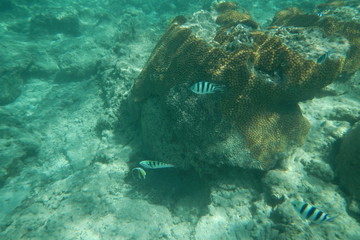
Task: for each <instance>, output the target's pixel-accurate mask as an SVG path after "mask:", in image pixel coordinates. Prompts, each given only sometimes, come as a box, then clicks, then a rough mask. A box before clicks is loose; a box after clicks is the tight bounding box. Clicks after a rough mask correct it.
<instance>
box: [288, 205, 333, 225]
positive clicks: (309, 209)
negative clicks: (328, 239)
mask: <svg viewBox="0 0 360 240" xmlns="http://www.w3.org/2000/svg"><path fill="white" fill-rule="evenodd" d="M291 204H292V205H293V206H294V208H295V210H296V211H297V212H298V213H299V214H300V215H301V217H302V218H303V219H307V220H309V221H311V222H313V223H320V222H328V221H330V222H332V220H333V219H334V218H335V217H329V215H328V214H327V213H324V212H322V211H320V210H319V209H317V208H316V207H314V206H311V205H310V204H308V203H304V202H300V201H297V200H294V201H292V202H291Z"/></svg>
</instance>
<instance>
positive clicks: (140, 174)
mask: <svg viewBox="0 0 360 240" xmlns="http://www.w3.org/2000/svg"><path fill="white" fill-rule="evenodd" d="M131 174H132V177H133V178H134V179H135V180H137V181H138V180H145V178H146V172H145V170H144V169H142V168H140V167H137V168H133V169H132V170H131Z"/></svg>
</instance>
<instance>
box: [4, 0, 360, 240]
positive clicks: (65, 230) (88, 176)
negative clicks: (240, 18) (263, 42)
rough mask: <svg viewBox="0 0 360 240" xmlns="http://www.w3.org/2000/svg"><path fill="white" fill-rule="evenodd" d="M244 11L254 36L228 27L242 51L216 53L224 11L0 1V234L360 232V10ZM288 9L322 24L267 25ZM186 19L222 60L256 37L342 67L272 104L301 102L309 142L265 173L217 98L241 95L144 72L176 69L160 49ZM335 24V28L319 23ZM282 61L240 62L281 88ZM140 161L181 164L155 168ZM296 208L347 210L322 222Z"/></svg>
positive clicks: (198, 6)
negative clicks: (267, 67) (269, 64)
mask: <svg viewBox="0 0 360 240" xmlns="http://www.w3.org/2000/svg"><path fill="white" fill-rule="evenodd" d="M235 2H236V3H237V4H238V8H237V9H236V11H239V12H242V13H249V15H250V16H251V18H252V20H253V21H254V22H256V23H257V24H258V28H257V29H250V28H249V26H245V25H246V24H245V25H243V23H236V24H235V25H234V26H231V27H228V28H229V29H226V31H227V36H231V37H233V36H234V39H236V38H235V37H237V40H238V43H237V44H238V45H235V43H234V42H236V41H229V43H228V44H227V45H226V44H224V45H222V46H221V47H219V44H220V43H216V41H215V42H214V37H215V33H216V32H217V31H218V29H219V25H218V24H217V23H216V22H215V19H216V17H217V16H218V15H219V13H217V12H216V11H215V6H216V5H217V4H219V3H218V2H213V1H205V0H198V1H164V0H158V1H139V0H131V1H113V0H102V1H95V0H88V1H82V0H79V1H67V0H64V1H24V0H12V1H11V0H2V1H1V2H0V61H1V64H0V206H1V208H0V239H9V240H10V239H11V240H12V239H87V240H88V239H91V240H92V239H177V240H178V239H191V240H193V239H194V240H200V239H207V240H209V239H214V240H215V239H216V240H217V239H242V240H243V239H245V240H250V239H259V240H263V239H264V240H268V239H331V240H332V239H351V240H352V239H354V240H355V239H360V190H359V187H358V186H359V184H360V179H359V176H358V171H360V164H359V163H360V159H359V154H358V153H359V152H358V147H360V146H359V142H360V141H359V140H360V139H359V136H360V134H359V132H360V124H359V121H360V73H359V70H358V67H359V62H360V59H359V38H360V33H359V32H360V19H359V9H360V4H359V3H358V2H357V1H347V2H346V3H345V4H344V3H343V2H342V1H332V3H328V4H327V5H320V6H319V4H324V3H325V1H317V0H315V1H283V0H281V1H276V0H274V1H264V0H253V1H235ZM288 7H297V8H299V9H301V10H302V11H303V13H301V14H304V15H305V16H306V17H305V18H302V19H301V20H300V23H299V22H297V24H298V25H302V23H303V21H305V19H307V18H310V17H311V16H312V17H313V18H314V16H315V18H316V21H317V22H316V23H315V25H312V26H292V25H291V24H289V25H286V24H284V25H283V26H273V24H272V22H273V18H274V15H275V14H276V13H277V12H278V11H280V10H282V9H285V8H288ZM179 15H182V16H185V17H186V18H187V22H186V23H185V24H184V25H183V26H182V28H184V29H185V28H186V29H191V31H192V32H193V34H195V35H196V36H197V39H202V40H204V41H203V44H206V46H207V47H208V48H209V49H210V48H218V49H222V50H223V51H224V52H225V53H226V54H228V55H226V56H230V55H231V54H233V53H236V51H238V50H239V49H244V48H245V49H251V51H253V50H254V49H258V47H259V46H258V45H256V44H257V43H256V40H254V39H252V38H251V37H249V36H253V35H251V34H252V33H254V32H261V33H265V34H266V35H267V36H271V37H274V38H276V39H279V41H280V42H281V43H282V44H284V46H285V48H286V49H290V50H291V51H294V52H296V54H299V56H300V57H301V59H302V62H304V63H305V62H306V64H309V65H311V64H313V65H311V66H313V67H312V69H318V68H319V69H321V68H322V66H326V64H329V63H331V62H332V61H342V65H341V68H342V69H343V70H342V71H341V72H340V73H336V74H335V73H334V75H331V76H330V74H329V76H327V75H326V74H327V73H330V72H332V69H333V68H325V67H324V68H325V69H326V71H325V73H324V75H326V76H325V77H324V76H323V75H321V77H323V78H324V79H332V78H333V79H334V81H331V82H327V83H326V84H323V85H324V86H321V87H319V88H318V89H316V91H315V90H314V92H311V93H309V94H307V93H306V94H305V96H304V97H303V98H301V99H300V98H299V99H300V100H296V101H295V102H292V101H293V100H290V99H289V102H288V103H287V101H279V102H278V104H279V109H281V106H282V104H284V105H286V107H289V108H290V105H291V107H292V106H294V105H296V106H297V105H299V108H296V112H297V113H299V114H300V115H301V114H302V115H303V116H304V119H306V120H304V122H305V121H306V123H308V129H307V130H306V131H305V132H306V133H305V134H304V135H301V137H302V138H303V139H302V141H301V144H297V145H296V146H292V145H291V144H289V146H290V145H291V147H286V148H285V149H282V150H281V151H280V150H279V152H278V153H277V154H276V155H274V156H271V157H269V158H271V159H273V160H274V161H273V162H274V166H272V167H271V168H269V169H263V168H262V167H261V166H259V164H258V161H257V160H256V157H254V156H253V155H252V154H254V152H252V151H253V149H252V147H253V145H251V144H249V143H248V142H246V138H243V135H244V132H241V131H240V133H239V131H238V130H236V126H237V125H236V122H235V123H234V122H231V121H230V122H231V123H229V120H228V119H227V118H225V117H224V116H223V114H221V113H220V112H221V110H222V109H223V105H221V103H222V99H223V98H226V97H227V96H233V95H231V94H232V90H233V89H232V88H230V89H229V86H228V85H224V86H223V88H224V89H225V90H224V89H222V91H219V92H216V93H214V94H203V95H201V94H196V93H194V92H191V91H190V90H189V89H190V86H191V85H192V84H193V83H194V82H197V81H211V80H209V79H197V78H196V77H197V75H196V74H194V75H191V76H189V79H190V80H189V81H188V82H184V83H180V84H177V85H176V86H173V87H171V88H169V89H168V91H165V92H166V93H163V92H162V90H158V89H162V88H161V87H159V88H158V86H157V85H156V84H159V81H160V80H159V79H158V78H157V76H158V75H156V74H154V75H151V74H150V75H149V76H148V75H145V76H143V75H141V71H142V70H143V69H145V67H149V66H150V69H151V67H153V69H156V71H155V72H156V73H159V74H160V75H161V74H163V73H165V72H166V71H170V70H168V69H166V68H159V67H158V66H163V65H161V64H163V62H161V63H158V64H159V65H156V64H157V63H156V61H155V63H153V62H152V59H154V58H150V56H151V54H152V52H153V49H154V48H155V47H156V45H157V43H158V41H159V39H161V36H162V35H163V34H164V32H166V29H167V27H168V26H169V24H170V23H171V22H172V21H173V19H174V18H175V17H176V16H179ZM327 18H328V19H330V20H329V22H331V21H332V20H333V19H335V21H336V22H337V23H338V25H336V26H337V27H336V30H319V29H320V27H319V26H323V25H321V24H320V23H324V22H326V21H328V20H327ZM318 23H319V24H318ZM331 23H332V22H331ZM316 24H318V25H316ZM285 25H286V26H285ZM327 26H329V25H326V27H324V29H328V28H327ZM339 26H340V27H339ZM341 26H346V27H341ZM244 29H245V30H244ZM249 29H250V30H249ZM338 29H340V30H338ZM348 29H350V30H349V31H348ZM236 34H238V35H236ZM195 35H194V36H195ZM235 35H236V36H235ZM239 36H247V38H246V39H247V40H248V42H247V43H244V40H243V39H242V38H240V37H239ZM166 46H167V45H166ZM174 46H175V45H174ZM179 49H180V50H179ZM179 49H177V50H178V54H179V55H178V56H180V57H179V59H181V56H182V55H181V53H182V52H181V48H179ZM167 50H168V52H167V53H166V54H168V55H171V54H173V52H175V51H173V50H174V49H167ZM249 51H250V50H249ZM268 51H269V52H271V51H272V50H268ZM159 52H160V53H161V51H159ZM194 52H195V51H194ZM275 52H276V51H275ZM327 53H328V55H325V56H324V54H327ZM153 54H155V53H153ZM276 54H277V52H276ZM276 54H275V55H276ZM153 56H154V55H153ZM289 56H290V55H289ZM324 58H325V60H324ZM165 59H166V57H165ZM255 59H256V57H255ZM319 59H320V60H319ZM349 59H350V60H349ZM287 60H288V58H286V57H285V58H283V59H282V62H281V63H280V64H279V67H278V68H276V69H275V70H274V71H268V72H267V71H263V70H262V69H260V68H259V67H257V66H256V64H255V63H256V60H254V59H249V61H248V62H247V63H246V64H247V65H246V66H247V67H249V68H248V69H250V70H249V72H250V73H251V74H253V75H254V76H257V79H258V80H259V81H260V83H264V84H263V85H262V86H265V87H266V86H269V89H271V88H272V87H270V86H275V85H281V84H285V83H286V82H287V81H288V80H289V78H287V75H286V74H287V73H286V72H285V71H282V70H281V69H282V67H283V66H285V65H286V64H287ZM172 61H173V62H169V63H168V65H169V66H174V65H176V64H175V63H176V61H175V60H172ZM216 61H217V60H216V59H215V60H211V61H210V60H207V62H206V61H205V62H204V66H205V65H206V66H207V64H208V65H209V66H210V65H211V64H212V63H213V62H216ZM289 61H290V60H289ZM183 62H187V61H186V59H185V61H179V64H180V63H183ZM188 62H189V63H190V60H189V61H188ZM302 62H301V63H302ZM147 63H148V64H147ZM149 64H150V65H149ZM151 64H153V65H151ZM171 64H173V65H171ZM322 64H324V65H322ZM165 65H166V64H165ZM225 65H226V64H225ZM229 65H230V64H229ZM301 66H303V65H299V69H301ZM174 68H175V69H176V66H175V67H174ZM224 68H226V66H225V67H224ZM311 71H312V70H311ZM144 72H145V71H143V73H144ZM185 72H187V69H185V70H184V74H185ZM195 72H196V71H195ZM180 73H181V71H180ZM144 74H145V73H144ZM209 74H210V73H209ZM211 74H213V76H216V74H215V73H211ZM211 74H210V75H211ZM217 74H218V76H220V75H221V70H219V72H217ZM246 74H247V73H246ZM251 74H250V75H251ZM179 75H181V74H179ZM300 75H301V74H299V79H300V80H301V79H302V76H300ZM139 76H140V77H139ZM141 76H143V78H144V79H146V81H147V83H146V84H147V85H146V84H145V87H144V88H143V89H142V90H141V91H143V92H150V94H149V96H148V97H147V98H146V99H144V100H142V101H139V102H138V101H134V99H135V97H134V90H132V89H133V86H134V83H135V82H136V80H137V79H141ZM164 76H165V75H164ZM166 76H169V75H166ZM171 76H173V78H172V79H170V80H169V81H170V82H171V81H176V78H177V77H176V76H177V75H171ZM211 79H215V80H216V81H217V80H218V79H217V78H216V77H214V78H211ZM166 80H168V79H166ZM300 80H299V82H300ZM152 81H153V82H152ZM219 81H227V79H225V80H224V79H220V80H219ZM289 81H290V80H289ZM315 81H316V78H315V77H314V79H313V81H310V83H309V88H310V89H311V86H312V84H311V83H312V82H315ZM270 83H271V84H274V85H266V84H270ZM160 85H161V81H160ZM255 85H256V83H255ZM295 85H296V84H295ZM296 86H297V85H296ZM165 88H166V87H164V89H165ZM290 88H291V87H290ZM265 89H267V87H266V88H265ZM135 91H136V90H135ZM157 91H158V92H157ZM290 92H291V93H294V92H297V90H296V89H295V90H291V91H290ZM261 93H262V94H266V93H268V91H267V90H264V91H263V92H261ZM162 94H163V95H162ZM140 95H141V94H140ZM144 95H146V94H144ZM295 95H296V94H295ZM289 96H291V95H290V94H289ZM259 98H261V96H260V97H259ZM239 99H240V98H239ZM284 102H286V103H284ZM254 104H257V103H256V101H255V102H254ZM265 105H266V104H265ZM280 105H281V106H280ZM279 109H278V108H276V111H278V110H279ZM282 111H283V112H286V113H288V114H289V115H291V111H289V112H287V111H285V110H281V111H280V110H279V112H282ZM283 112H282V113H283ZM269 116H270V115H269ZM281 116H282V115H281ZM274 119H275V118H271V117H269V118H268V119H266V121H265V122H266V123H267V120H269V122H271V121H277V120H276V119H275V120H274ZM284 119H292V118H286V117H284ZM266 123H264V124H266ZM291 124H292V123H291ZM291 124H290V125H291ZM254 126H257V127H259V126H262V125H261V124H259V125H254ZM291 126H293V125H291ZM257 127H254V128H251V129H250V128H249V129H250V130H249V132H250V133H251V132H256V131H257ZM247 129H248V128H247ZM293 129H298V128H296V127H294V128H293ZM293 129H290V130H289V132H291V130H293ZM265 132H266V131H265ZM274 132H276V131H274ZM279 132H280V130H279ZM247 133H248V132H247ZM242 134H243V135H242ZM286 134H287V133H285V134H284V135H286ZM272 137H273V136H272V133H271V134H269V135H268V136H260V137H257V138H258V139H259V141H260V139H265V140H266V139H268V138H272ZM289 139H290V137H289ZM279 142H281V139H279ZM254 145H256V144H255V143H254ZM279 145H281V144H279ZM280 148H281V147H279V149H280ZM261 150H264V149H261ZM265 150H266V149H265ZM264 152H265V153H268V152H266V151H264ZM265 155H266V154H265ZM143 160H151V161H158V162H163V163H167V164H171V165H170V167H169V165H163V166H167V167H163V168H159V167H152V168H151V167H150V168H149V167H148V168H146V167H144V166H143V165H141V164H140V162H141V161H143ZM157 164H159V165H158V166H161V164H160V163H157ZM154 166H155V165H154ZM173 166H174V167H173ZM134 168H143V170H144V171H145V173H142V172H141V173H138V172H136V171H135V172H133V171H132V170H133V169H134ZM134 173H135V174H134ZM139 174H140V175H139ZM141 174H142V175H141ZM144 174H145V175H144ZM294 199H297V200H299V201H301V203H303V204H305V203H308V204H309V206H310V205H311V206H314V207H315V208H316V209H318V210H319V211H321V212H324V214H325V213H327V214H329V216H331V217H334V216H337V217H336V218H335V219H333V220H334V222H327V221H323V222H321V223H320V224H312V223H311V221H309V220H307V219H306V218H308V219H311V218H310V215H311V214H309V216H308V217H307V216H306V215H304V213H301V212H300V213H299V211H300V210H301V209H296V208H294V207H293V206H292V205H291V201H292V200H294ZM307 210H308V211H305V213H309V208H308V209H307ZM319 211H317V210H316V211H315V209H313V212H315V213H314V214H318V213H319ZM302 212H304V211H302ZM321 216H322V217H323V216H324V215H321ZM319 217H320V214H319ZM304 218H305V219H304ZM313 219H314V217H313ZM324 219H325V218H324Z"/></svg>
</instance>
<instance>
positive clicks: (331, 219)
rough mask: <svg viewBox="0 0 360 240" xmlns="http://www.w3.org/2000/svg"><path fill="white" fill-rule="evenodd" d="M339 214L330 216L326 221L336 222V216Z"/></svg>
mask: <svg viewBox="0 0 360 240" xmlns="http://www.w3.org/2000/svg"><path fill="white" fill-rule="evenodd" d="M338 216H339V215H337V216H334V217H330V218H328V219H327V220H326V221H327V222H335V221H334V218H337V217H338Z"/></svg>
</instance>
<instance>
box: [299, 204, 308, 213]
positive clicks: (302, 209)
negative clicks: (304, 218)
mask: <svg viewBox="0 0 360 240" xmlns="http://www.w3.org/2000/svg"><path fill="white" fill-rule="evenodd" d="M308 205H309V204H307V203H305V204H304V205H303V206H302V207H301V209H300V213H301V214H303V212H304V211H305V209H306V208H307V206H308Z"/></svg>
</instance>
